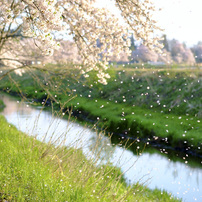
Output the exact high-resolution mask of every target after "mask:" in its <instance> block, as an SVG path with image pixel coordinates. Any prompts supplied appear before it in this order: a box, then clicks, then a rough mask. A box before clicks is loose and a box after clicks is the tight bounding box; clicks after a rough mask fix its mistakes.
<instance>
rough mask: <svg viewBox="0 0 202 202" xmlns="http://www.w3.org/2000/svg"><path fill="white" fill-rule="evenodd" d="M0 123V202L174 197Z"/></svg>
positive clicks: (115, 169)
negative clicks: (126, 179) (152, 189)
mask: <svg viewBox="0 0 202 202" xmlns="http://www.w3.org/2000/svg"><path fill="white" fill-rule="evenodd" d="M0 125H1V128H0V200H1V201H20V202H21V201H110V202H111V201H177V199H174V198H173V197H172V196H170V195H169V194H167V193H166V192H164V191H162V192H161V191H159V190H154V191H151V190H149V189H147V188H146V187H144V186H142V185H140V184H138V183H137V184H135V185H132V186H127V184H126V183H125V181H124V179H123V174H122V173H121V171H120V169H118V168H115V167H113V166H111V165H110V164H109V163H108V164H106V165H100V166H96V162H97V160H96V159H97V158H94V159H91V158H88V159H87V158H86V157H85V156H84V155H83V153H82V151H81V150H79V149H73V148H70V147H69V148H68V147H65V146H62V145H58V146H55V145H53V144H52V143H51V142H49V143H43V142H40V141H38V140H36V138H34V137H29V136H27V135H26V134H24V133H22V132H20V131H18V130H17V129H16V128H15V127H14V126H13V125H10V124H8V123H7V122H6V120H5V118H4V117H2V116H0ZM95 147H96V146H95ZM98 153H99V152H98ZM98 153H97V154H98ZM97 157H98V156H97Z"/></svg>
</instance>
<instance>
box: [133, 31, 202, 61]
mask: <svg viewBox="0 0 202 202" xmlns="http://www.w3.org/2000/svg"><path fill="white" fill-rule="evenodd" d="M161 43H162V44H163V45H164V48H163V53H162V54H157V53H156V52H154V51H152V50H150V49H148V48H147V47H146V46H144V45H138V46H137V45H135V40H134V38H133V36H131V50H132V54H131V61H132V62H144V63H146V62H153V63H157V62H163V63H166V64H172V63H176V64H189V65H193V64H196V63H202V42H198V44H197V45H194V46H193V47H191V48H189V47H187V46H186V44H185V43H180V42H179V41H178V40H175V39H172V40H167V38H166V35H164V36H163V40H162V41H161Z"/></svg>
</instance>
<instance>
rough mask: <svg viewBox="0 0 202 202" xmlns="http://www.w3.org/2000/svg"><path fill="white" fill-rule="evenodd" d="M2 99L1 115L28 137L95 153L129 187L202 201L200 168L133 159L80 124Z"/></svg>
mask: <svg viewBox="0 0 202 202" xmlns="http://www.w3.org/2000/svg"><path fill="white" fill-rule="evenodd" d="M0 99H3V100H4V103H5V104H6V108H5V109H4V110H3V112H2V114H3V115H4V116H5V117H6V118H7V120H8V121H9V122H10V123H12V124H14V125H16V127H17V128H19V129H20V130H22V131H24V132H26V133H28V134H29V135H35V136H36V137H37V138H38V139H40V140H45V141H50V140H51V141H54V142H55V144H61V143H64V144H65V145H69V146H73V147H77V148H81V149H82V150H83V152H84V154H86V156H87V157H89V156H91V157H94V158H95V156H96V157H97V156H98V155H95V152H96V153H97V154H99V157H100V158H99V159H95V162H98V163H100V162H101V161H102V162H106V161H108V160H109V161H110V162H112V164H113V165H115V166H118V167H121V169H122V171H123V172H124V177H125V178H126V180H127V182H128V183H134V182H137V181H140V182H146V183H147V184H148V187H149V188H152V189H153V188H156V187H157V188H159V189H165V190H166V191H168V192H170V193H172V194H173V195H175V196H177V197H179V198H183V201H187V202H191V201H195V200H196V199H197V201H202V185H201V183H202V169H201V168H197V167H193V166H192V167H190V166H189V165H187V164H184V163H181V162H174V161H172V160H169V159H168V158H167V157H165V156H162V155H160V154H158V153H153V154H149V153H142V154H140V155H139V156H137V155H134V153H133V152H132V151H129V150H125V149H124V148H121V147H119V146H113V145H112V144H111V142H110V139H109V138H107V137H106V136H103V135H102V134H96V133H95V132H93V131H92V130H90V129H88V128H85V127H83V126H80V125H79V124H77V123H73V122H68V121H67V120H64V119H61V118H58V117H54V116H52V114H51V113H50V112H48V111H41V110H40V109H37V108H33V107H31V106H29V105H28V103H22V102H18V101H17V100H16V99H15V98H12V97H9V96H1V97H0ZM64 137H65V138H64ZM51 138H52V139H51ZM53 138H54V139H53ZM95 145H96V146H95Z"/></svg>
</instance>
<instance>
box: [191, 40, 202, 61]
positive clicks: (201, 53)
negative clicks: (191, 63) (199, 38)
mask: <svg viewBox="0 0 202 202" xmlns="http://www.w3.org/2000/svg"><path fill="white" fill-rule="evenodd" d="M192 51H193V53H194V56H195V59H196V62H197V63H202V42H198V44H197V45H195V46H194V47H193V48H192Z"/></svg>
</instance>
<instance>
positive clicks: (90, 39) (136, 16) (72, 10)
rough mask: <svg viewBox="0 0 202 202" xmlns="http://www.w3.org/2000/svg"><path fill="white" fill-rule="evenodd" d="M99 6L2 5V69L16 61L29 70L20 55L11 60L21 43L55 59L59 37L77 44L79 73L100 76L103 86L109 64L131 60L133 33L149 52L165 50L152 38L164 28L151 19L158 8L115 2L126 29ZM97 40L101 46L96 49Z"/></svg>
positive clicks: (46, 0)
mask: <svg viewBox="0 0 202 202" xmlns="http://www.w3.org/2000/svg"><path fill="white" fill-rule="evenodd" d="M95 1H96V0H1V2H0V61H1V63H2V62H5V61H14V60H15V63H16V65H17V64H18V66H21V67H24V66H26V64H24V63H23V62H22V61H20V60H17V59H15V54H14V52H15V51H12V54H8V50H9V51H10V52H11V49H12V44H13V43H17V42H19V41H20V39H21V38H32V39H33V40H34V44H35V46H37V48H38V49H39V50H40V51H41V52H42V53H43V54H44V55H52V54H53V51H54V49H57V48H59V47H60V44H59V43H58V41H57V40H56V37H55V36H57V34H58V33H59V32H60V33H63V34H66V35H70V36H71V37H72V39H73V40H74V43H75V45H76V46H77V49H78V52H79V54H80V57H81V61H82V65H81V66H79V67H78V68H80V69H81V72H82V73H83V74H84V75H86V76H88V72H89V71H91V70H95V71H97V76H98V78H99V82H101V83H104V84H106V78H108V77H109V75H108V74H106V73H105V70H106V69H107V68H108V60H109V58H110V57H111V56H112V55H116V56H119V55H121V54H122V53H123V52H124V53H125V54H127V55H130V49H129V47H130V38H129V37H130V36H131V33H133V35H134V37H135V39H136V40H141V41H142V42H143V44H144V45H145V46H147V47H149V48H150V49H152V48H154V47H155V48H156V49H157V48H161V45H160V44H159V43H158V38H157V37H153V36H154V31H155V30H158V29H160V28H159V27H158V26H157V25H156V22H155V20H154V19H153V18H152V14H153V12H154V11H155V8H154V5H153V4H152V2H151V1H150V0H142V1H140V0H114V6H116V7H118V9H119V10H120V12H121V15H122V18H123V20H124V21H125V23H122V24H120V20H119V19H118V18H116V17H115V16H114V15H112V14H110V12H109V11H108V10H107V9H103V8H97V7H95V5H94V4H95ZM97 39H99V40H100V42H101V44H102V46H100V47H97V45H96V43H97V42H96V41H97ZM112 50H113V51H112ZM158 50H159V49H158ZM7 65H9V64H7Z"/></svg>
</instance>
